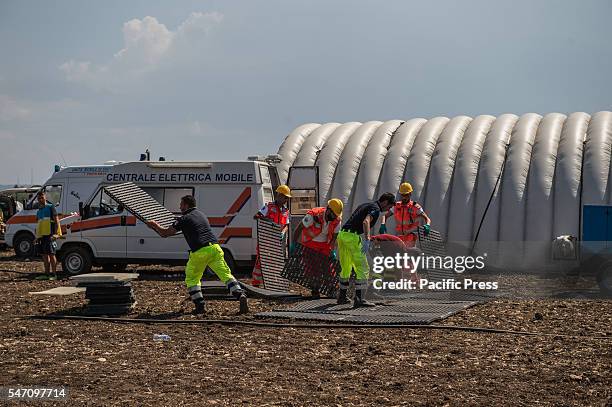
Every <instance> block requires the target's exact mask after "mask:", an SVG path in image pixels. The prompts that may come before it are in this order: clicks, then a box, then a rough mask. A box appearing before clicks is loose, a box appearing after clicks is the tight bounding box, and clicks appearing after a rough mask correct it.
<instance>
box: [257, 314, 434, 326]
mask: <svg viewBox="0 0 612 407" xmlns="http://www.w3.org/2000/svg"><path fill="white" fill-rule="evenodd" d="M255 317H256V318H262V319H263V318H282V319H296V320H303V321H324V322H342V323H347V324H369V325H371V324H374V325H386V324H393V325H413V324H414V325H427V324H430V323H432V322H434V321H436V320H438V319H439V318H438V317H437V316H436V315H434V314H418V315H417V314H415V315H410V314H405V315H384V316H371V315H348V314H324V313H321V314H318V313H312V312H282V311H272V312H260V313H259V314H256V315H255Z"/></svg>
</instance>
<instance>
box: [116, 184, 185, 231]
mask: <svg viewBox="0 0 612 407" xmlns="http://www.w3.org/2000/svg"><path fill="white" fill-rule="evenodd" d="M104 190H105V191H106V193H107V194H108V195H109V196H110V197H111V198H113V199H114V200H115V201H117V203H119V204H121V205H123V206H124V207H125V208H126V209H127V210H128V211H130V212H131V213H132V214H133V215H134V216H136V217H137V218H138V219H140V220H141V221H143V222H145V223H146V222H148V221H151V220H154V221H156V222H157V223H159V224H160V225H161V226H162V227H164V228H167V227H169V226H171V225H172V224H173V223H174V220H175V218H174V215H173V214H172V212H170V211H169V210H168V209H166V208H164V207H163V206H162V205H161V204H160V203H159V202H157V201H156V200H155V199H153V197H151V195H149V194H147V193H146V192H145V191H143V190H142V189H140V188H139V187H138V186H137V185H136V184H134V183H133V182H126V183H125V184H118V185H111V186H107V187H104Z"/></svg>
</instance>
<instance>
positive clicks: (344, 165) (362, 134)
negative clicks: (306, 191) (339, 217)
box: [331, 121, 382, 217]
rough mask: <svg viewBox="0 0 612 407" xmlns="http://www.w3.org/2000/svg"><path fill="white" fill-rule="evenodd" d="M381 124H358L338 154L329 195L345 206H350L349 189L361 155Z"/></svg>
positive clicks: (357, 169) (353, 181) (374, 122)
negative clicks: (338, 157) (338, 158)
mask: <svg viewBox="0 0 612 407" xmlns="http://www.w3.org/2000/svg"><path fill="white" fill-rule="evenodd" d="M381 124H382V122H377V121H372V122H367V123H364V124H362V125H361V126H359V128H358V129H357V130H356V131H355V132H354V133H353V134H352V135H351V138H350V140H349V142H348V143H347V144H346V147H344V150H343V151H342V156H340V161H338V166H337V167H336V175H335V176H334V183H333V185H332V193H331V195H332V196H333V197H334V198H338V199H340V200H342V202H344V205H345V207H348V208H350V207H351V206H350V198H351V191H352V189H353V185H354V183H355V178H357V172H358V171H359V163H360V162H361V157H362V156H363V153H364V151H365V149H366V146H367V145H368V142H369V141H370V138H372V136H373V135H374V133H375V132H376V129H378V127H379V126H380V125H381ZM349 215H350V214H349V213H348V211H346V213H345V214H344V217H348V216H349Z"/></svg>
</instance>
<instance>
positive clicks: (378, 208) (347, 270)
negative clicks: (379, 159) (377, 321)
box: [338, 192, 395, 307]
mask: <svg viewBox="0 0 612 407" xmlns="http://www.w3.org/2000/svg"><path fill="white" fill-rule="evenodd" d="M394 202H395V197H394V196H393V194H391V193H389V192H386V193H384V194H382V195H381V197H380V198H378V201H376V202H367V203H364V204H361V205H359V206H358V207H357V209H355V211H354V212H353V214H352V215H351V216H350V217H349V218H348V220H347V221H346V223H345V224H344V226H342V229H341V230H340V233H338V251H339V255H340V267H341V271H340V279H339V280H340V287H339V288H340V290H339V294H338V304H346V303H348V302H349V300H348V298H347V296H346V293H347V290H348V285H349V279H350V277H351V271H352V269H355V276H356V281H355V302H354V304H353V305H354V306H355V307H360V306H372V305H374V304H372V303H370V302H368V301H366V299H365V292H366V289H367V288H368V275H369V266H368V260H367V258H366V254H367V252H368V250H369V248H370V240H371V238H372V235H371V230H370V228H371V226H372V225H374V224H375V223H376V221H377V220H378V217H379V216H380V213H381V212H386V211H388V210H389V209H390V208H391V207H392V206H393V203H394Z"/></svg>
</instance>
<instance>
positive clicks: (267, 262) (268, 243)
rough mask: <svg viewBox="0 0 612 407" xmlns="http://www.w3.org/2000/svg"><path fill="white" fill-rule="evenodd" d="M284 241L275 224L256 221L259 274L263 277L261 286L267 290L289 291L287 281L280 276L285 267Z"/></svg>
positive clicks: (266, 221) (260, 220) (278, 227)
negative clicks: (259, 263)
mask: <svg viewBox="0 0 612 407" xmlns="http://www.w3.org/2000/svg"><path fill="white" fill-rule="evenodd" d="M285 239H286V237H285V236H284V235H283V234H282V233H281V228H280V226H279V225H277V224H276V223H273V222H270V221H269V220H262V219H259V220H258V221H257V244H258V247H259V260H260V262H261V274H262V275H263V286H264V288H265V289H267V290H273V291H287V290H288V289H289V280H287V279H285V278H283V277H282V276H281V273H282V271H283V268H284V267H285V250H286V245H285Z"/></svg>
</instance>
